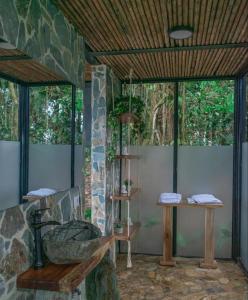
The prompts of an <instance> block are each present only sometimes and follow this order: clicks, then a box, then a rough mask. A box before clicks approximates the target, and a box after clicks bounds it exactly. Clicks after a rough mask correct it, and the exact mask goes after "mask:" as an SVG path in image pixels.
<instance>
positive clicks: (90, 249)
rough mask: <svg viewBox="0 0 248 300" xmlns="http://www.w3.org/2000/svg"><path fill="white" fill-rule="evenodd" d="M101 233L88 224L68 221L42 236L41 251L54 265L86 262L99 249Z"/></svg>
mask: <svg viewBox="0 0 248 300" xmlns="http://www.w3.org/2000/svg"><path fill="white" fill-rule="evenodd" d="M100 241H101V231H100V230H99V229H98V228H97V227H96V226H94V225H93V224H90V223H88V222H84V221H76V220H74V221H70V222H68V223H66V224H64V225H60V226H57V227H56V228H55V229H53V230H50V231H48V232H47V233H45V234H44V236H43V250H44V252H45V254H46V256H47V258H48V259H49V260H50V261H51V262H52V263H54V264H73V263H81V262H84V261H87V260H88V259H90V258H91V257H92V255H93V254H94V252H95V251H96V250H97V249H98V248H99V245H100Z"/></svg>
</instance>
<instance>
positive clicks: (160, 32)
mask: <svg viewBox="0 0 248 300" xmlns="http://www.w3.org/2000/svg"><path fill="white" fill-rule="evenodd" d="M155 2H156V0H150V1H149V2H148V4H149V6H150V9H151V10H150V14H151V17H152V19H153V22H154V23H155V32H156V36H157V39H158V46H159V47H161V48H162V47H164V40H163V31H164V30H163V27H162V26H161V23H160V17H161V14H160V13H158V12H157V9H156V4H155ZM157 3H159V2H158V1H157Z"/></svg>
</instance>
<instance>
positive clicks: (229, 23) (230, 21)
mask: <svg viewBox="0 0 248 300" xmlns="http://www.w3.org/2000/svg"><path fill="white" fill-rule="evenodd" d="M241 1H242V0H235V5H233V7H232V10H231V12H230V16H229V19H228V20H227V23H226V27H225V28H223V29H224V35H223V39H222V41H223V42H226V43H228V42H232V41H231V37H230V32H231V30H232V28H233V26H235V16H236V15H237V13H238V9H239V6H240V4H241Z"/></svg>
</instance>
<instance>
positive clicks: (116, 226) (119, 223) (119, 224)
mask: <svg viewBox="0 0 248 300" xmlns="http://www.w3.org/2000/svg"><path fill="white" fill-rule="evenodd" d="M115 228H123V225H122V223H121V222H118V223H116V224H115Z"/></svg>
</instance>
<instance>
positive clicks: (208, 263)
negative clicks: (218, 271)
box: [158, 201, 223, 269]
mask: <svg viewBox="0 0 248 300" xmlns="http://www.w3.org/2000/svg"><path fill="white" fill-rule="evenodd" d="M158 205H159V206H162V207H163V222H164V241H163V257H162V259H161V260H160V265H162V266H175V265H176V261H175V260H174V258H173V256H172V234H173V233H172V219H173V216H172V208H173V207H186V208H187V207H188V208H190V207H192V208H205V248H204V259H203V261H202V262H201V263H200V267H201V268H207V269H215V268H217V263H216V261H215V259H214V210H215V208H219V207H223V203H220V204H195V203H193V204H191V203H188V202H186V201H183V202H181V203H160V202H158Z"/></svg>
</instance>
